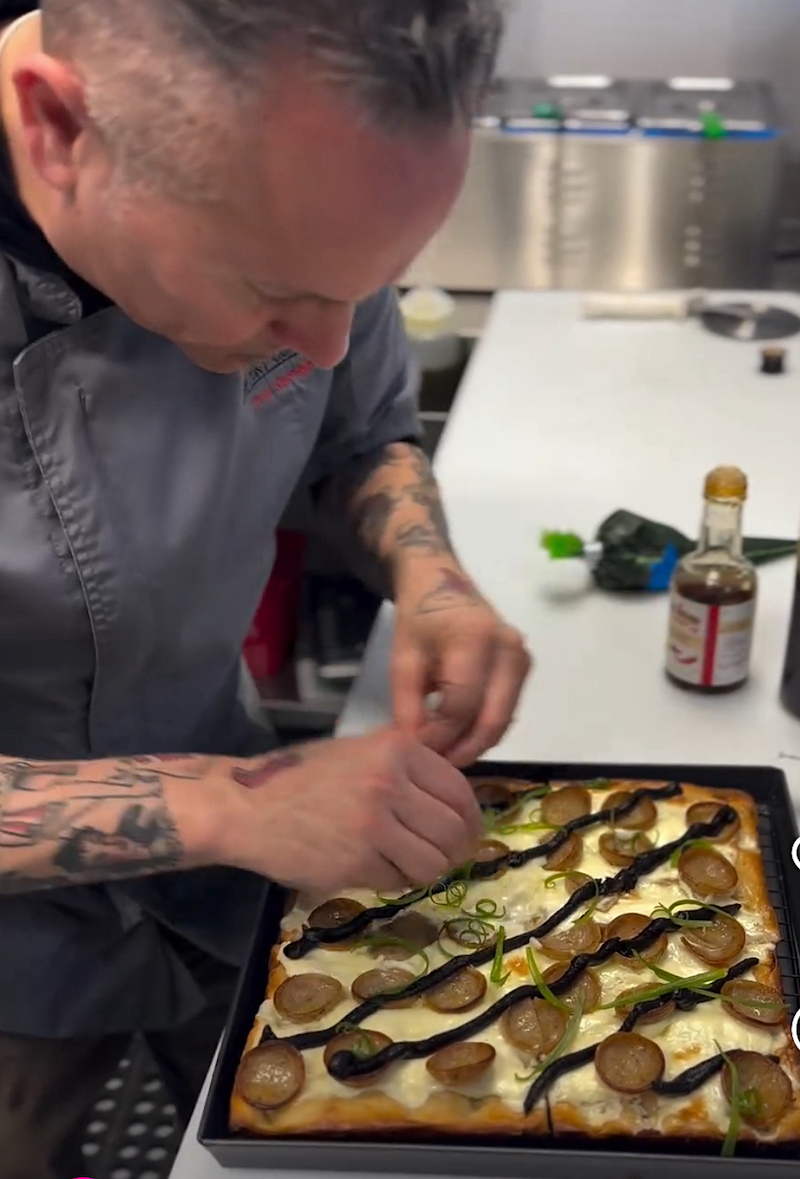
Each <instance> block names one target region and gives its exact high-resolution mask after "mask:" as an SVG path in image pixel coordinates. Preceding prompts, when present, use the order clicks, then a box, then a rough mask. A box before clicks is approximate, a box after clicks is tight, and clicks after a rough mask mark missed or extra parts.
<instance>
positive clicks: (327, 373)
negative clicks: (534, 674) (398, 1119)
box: [0, 0, 528, 1179]
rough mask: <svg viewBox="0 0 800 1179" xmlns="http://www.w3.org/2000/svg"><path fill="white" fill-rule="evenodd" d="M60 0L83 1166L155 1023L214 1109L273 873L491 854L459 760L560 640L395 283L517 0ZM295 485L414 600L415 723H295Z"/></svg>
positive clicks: (77, 1107) (72, 1002)
mask: <svg viewBox="0 0 800 1179" xmlns="http://www.w3.org/2000/svg"><path fill="white" fill-rule="evenodd" d="M32 7H33V6H32V5H29V4H25V3H22V4H15V5H13V6H8V7H7V8H6V12H5V13H4V14H3V15H4V16H5V17H6V18H7V17H11V16H14V17H16V16H18V15H19V14H23V19H22V20H21V21H18V22H17V23H14V24H12V25H10V26H9V27H8V28H7V30H6V35H5V38H4V41H3V43H2V47H0V103H1V110H2V121H3V127H4V132H5V140H6V144H7V156H8V158H7V160H6V161H5V164H4V167H3V174H4V180H3V190H2V201H1V202H0V250H2V254H0V304H1V310H0V413H1V414H2V430H0V490H1V491H2V494H0V750H1V751H2V753H3V755H4V756H3V758H2V759H0V893H2V894H3V895H2V897H0V945H2V953H0V1158H2V1160H3V1167H2V1173H3V1176H4V1179H22V1177H23V1176H24V1179H52V1177H53V1176H58V1177H59V1179H60V1177H61V1176H62V1175H69V1176H71V1175H73V1174H75V1173H76V1172H77V1171H78V1170H80V1169H82V1168H80V1165H79V1163H78V1162H77V1161H75V1160H74V1155H71V1154H70V1153H69V1151H70V1150H71V1148H72V1145H74V1144H72V1143H71V1137H72V1135H73V1134H74V1131H75V1127H76V1125H77V1124H78V1122H79V1119H80V1117H81V1115H82V1114H83V1112H84V1111H85V1109H86V1107H87V1104H88V1103H89V1102H90V1101H91V1099H92V1096H93V1094H94V1091H95V1089H96V1087H97V1084H98V1082H99V1081H100V1080H101V1079H102V1077H103V1076H104V1074H105V1073H106V1072H107V1071H108V1069H110V1068H111V1067H112V1066H113V1065H114V1063H115V1061H116V1059H118V1057H119V1055H120V1053H121V1051H122V1049H123V1047H124V1045H125V1043H126V1042H127V1039H128V1037H129V1036H130V1034H131V1033H132V1032H133V1031H135V1030H139V1031H143V1032H144V1033H145V1035H146V1036H147V1039H148V1042H149V1043H150V1045H151V1047H152V1049H153V1051H154V1052H155V1054H156V1056H157V1057H158V1059H159V1062H160V1064H161V1066H162V1068H163V1070H164V1072H165V1076H166V1077H167V1079H168V1081H169V1082H170V1084H171V1086H172V1088H173V1090H174V1092H175V1094H176V1098H177V1100H178V1103H179V1107H180V1110H181V1113H182V1114H183V1116H184V1117H185V1116H187V1115H188V1112H189V1110H190V1109H191V1104H192V1101H193V1100H194V1097H195V1095H196V1092H197V1089H198V1086H199V1084H200V1082H201V1080H202V1076H203V1073H204V1071H205V1068H206V1067H207V1064H208V1060H209V1056H210V1053H211V1052H212V1050H213V1046H214V1043H215V1041H216V1038H217V1036H218V1034H219V1030H220V1024H221V1020H222V1018H223V1016H224V1009H225V1003H226V1001H227V998H228V995H229V987H230V979H231V976H232V972H233V969H234V967H235V965H236V964H237V963H239V962H240V961H241V959H242V955H243V953H244V950H245V947H246V944H247V935H248V932H249V931H250V929H251V927H252V921H253V916H254V913H255V912H256V908H257V904H258V900H259V898H260V896H261V894H262V889H263V884H262V882H263V879H264V878H265V877H266V878H270V879H273V880H277V881H280V882H281V883H284V884H287V885H290V886H294V887H298V888H303V889H306V890H308V891H310V892H320V893H329V894H330V892H332V891H335V890H339V889H342V888H346V887H354V886H365V887H371V888H376V889H400V888H403V887H405V886H407V885H408V884H409V883H417V882H428V881H431V880H433V879H435V878H436V877H437V876H438V875H439V874H441V873H442V872H445V871H447V870H448V869H449V868H450V867H452V866H454V865H456V864H458V863H460V862H463V861H464V860H465V859H466V858H468V856H469V853H470V850H471V848H472V846H473V845H474V842H475V840H476V839H477V837H478V834H479V821H478V814H477V808H476V805H475V801H474V798H473V796H472V793H471V791H470V789H469V787H468V785H467V783H466V781H465V779H464V778H463V776H462V775H461V773H460V772H459V770H458V769H456V768H455V767H457V766H464V765H466V764H467V763H469V762H471V761H473V760H474V759H475V758H476V757H477V756H478V755H479V754H480V753H481V752H483V751H484V750H485V749H487V748H489V747H490V746H491V745H493V744H495V743H496V742H497V740H498V739H499V738H500V736H501V735H502V733H503V731H504V729H505V728H506V726H507V724H508V723H509V720H510V718H511V716H512V713H513V709H514V707H515V704H516V700H517V697H518V695H519V692H520V689H521V685H522V682H523V680H524V677H525V674H526V672H527V668H528V656H527V654H526V652H525V649H524V646H523V643H522V641H521V639H520V636H519V635H518V634H517V633H516V632H515V631H514V630H513V629H512V628H510V627H509V626H507V625H506V624H505V623H504V622H503V621H502V620H501V619H500V618H499V617H498V616H497V614H496V613H495V612H494V610H493V609H492V607H491V606H490V605H489V604H488V603H487V602H486V601H485V600H484V599H483V597H482V596H481V594H480V592H479V590H478V589H477V588H476V586H475V585H474V584H473V583H472V581H471V580H470V578H469V577H468V575H467V574H466V573H465V572H464V570H463V569H462V568H461V566H460V565H459V562H458V559H457V557H456V555H455V553H454V551H453V549H452V546H451V544H450V541H449V538H448V535H447V528H446V524H445V520H444V514H443V511H442V506H441V503H440V500H439V496H438V492H437V488H436V483H435V481H434V479H433V477H432V475H431V473H430V470H429V468H428V465H427V463H426V461H425V459H424V457H423V455H422V453H421V451H420V450H419V449H418V447H417V446H416V443H415V439H416V437H417V419H416V416H415V408H414V396H413V388H412V385H411V382H410V381H409V377H408V371H407V370H408V365H407V357H406V351H405V348H404V344H403V334H402V330H401V326H400V323H399V322H398V314H397V309H396V304H395V301H394V299H393V297H392V296H391V294H390V293H389V292H388V290H387V287H388V286H389V284H391V283H392V282H394V281H395V280H396V279H397V278H398V277H399V276H400V275H401V274H402V273H403V271H404V270H405V268H406V267H407V265H408V264H409V263H410V261H411V260H412V258H413V257H414V256H415V254H416V253H417V252H418V251H419V250H420V248H421V247H422V246H423V245H424V243H425V242H426V241H427V240H428V239H429V238H430V236H431V235H432V234H433V233H434V232H435V231H436V229H437V228H438V226H439V225H440V224H441V222H442V221H443V219H444V218H445V216H446V215H447V212H448V210H449V209H450V207H451V205H452V203H453V201H454V199H455V197H456V195H457V193H458V190H459V187H460V185H461V183H462V180H463V177H464V172H465V168H466V165H467V159H468V151H469V125H470V118H471V114H472V112H473V110H474V109H475V106H476V103H477V102H478V100H479V98H480V95H481V92H482V91H483V89H484V87H485V85H486V82H487V80H488V78H489V75H490V72H491V68H492V61H493V57H494V52H495V48H496V43H497V37H498V18H497V13H496V11H495V5H494V2H493V0H351V2H349V3H347V4H343V3H342V2H341V0H136V3H131V0H93V2H91V3H90V2H88V0H86V2H84V3H81V2H76V0H45V2H44V4H43V5H42V12H41V14H39V13H38V12H31V13H29V14H28V15H24V14H25V13H26V12H27V9H29V8H32ZM265 358H267V359H266V360H265ZM257 362H258V363H257ZM299 486H303V487H306V488H309V489H310V491H311V494H312V495H313V500H314V504H315V507H316V510H317V511H318V513H319V518H320V521H321V522H322V524H323V525H324V526H325V527H326V528H327V530H328V532H329V534H330V535H336V536H338V538H339V540H340V542H341V544H342V547H343V550H344V551H345V552H346V553H347V554H348V555H349V557H350V558H351V560H352V562H353V564H354V566H355V567H356V568H357V569H359V570H360V571H361V572H362V574H363V575H364V576H365V577H366V578H368V579H369V580H370V581H371V582H372V583H373V584H374V585H376V586H379V587H380V588H382V589H383V591H384V592H385V593H386V594H387V595H390V596H391V597H393V599H394V601H395V605H396V634H395V645H394V653H393V663H392V685H393V695H394V713H395V715H394V722H395V723H394V726H393V727H392V728H391V729H387V730H386V731H383V732H380V733H377V734H374V735H372V736H369V737H365V738H362V739H351V740H339V741H329V742H320V743H317V744H312V745H309V746H306V747H298V748H293V749H289V750H281V751H280V752H279V753H273V754H271V755H270V754H269V753H268V752H266V751H267V750H268V749H269V747H270V740H269V736H268V734H266V733H265V732H264V731H263V729H262V728H260V727H259V726H257V725H256V724H254V722H252V721H251V720H249V719H248V716H247V713H246V711H245V708H244V707H243V704H242V701H241V694H240V690H239V689H240V684H241V674H240V666H241V664H240V652H241V647H242V642H243V639H244V637H245V634H246V631H247V628H248V625H249V623H250V620H251V618H252V615H253V613H254V610H255V607H256V605H257V602H258V598H259V595H260V593H261V591H262V589H263V586H264V584H265V582H266V580H267V578H268V575H269V571H270V567H271V562H272V558H273V552H274V532H275V527H276V524H277V523H278V521H279V519H280V517H281V515H282V513H283V511H284V509H285V507H286V504H287V501H288V500H289V498H290V496H291V495H292V493H293V492H294V490H295V489H296V488H297V487H299ZM432 690H437V691H438V692H439V693H440V695H441V702H440V705H439V708H438V710H437V712H436V713H433V714H431V713H429V712H428V711H426V707H425V701H426V699H427V698H428V697H429V694H430V692H431V691H432Z"/></svg>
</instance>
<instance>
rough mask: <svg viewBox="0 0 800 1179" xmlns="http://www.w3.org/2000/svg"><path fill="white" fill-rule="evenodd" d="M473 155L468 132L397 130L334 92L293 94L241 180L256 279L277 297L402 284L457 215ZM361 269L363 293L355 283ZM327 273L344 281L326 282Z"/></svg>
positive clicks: (240, 207) (239, 205) (245, 245)
mask: <svg viewBox="0 0 800 1179" xmlns="http://www.w3.org/2000/svg"><path fill="white" fill-rule="evenodd" d="M467 157H468V135H467V133H466V132H465V131H463V130H461V131H459V130H456V129H453V130H451V131H450V132H447V133H444V132H442V133H437V134H436V135H435V136H432V135H430V134H426V135H416V136H408V135H403V136H390V135H387V134H386V133H384V132H379V131H377V130H375V129H374V128H371V127H369V126H367V125H366V124H365V123H364V121H363V119H362V118H361V117H360V116H359V114H358V113H357V112H356V111H354V109H353V108H352V107H351V106H350V105H349V103H347V102H345V100H344V99H343V98H340V97H339V96H337V95H336V94H335V92H334V93H333V94H332V93H331V90H330V88H329V87H323V86H319V85H317V86H316V87H314V86H312V87H310V89H309V91H307V92H305V91H303V90H302V88H300V89H298V90H297V96H296V102H294V103H290V102H289V101H288V97H287V95H286V94H284V95H283V98H282V100H281V101H280V102H279V103H277V104H276V106H275V107H274V109H272V110H271V112H270V114H269V116H268V117H267V118H265V119H264V120H263V121H262V125H261V131H260V133H259V134H257V135H256V136H255V137H254V138H253V139H252V140H251V150H250V152H249V153H248V157H247V159H246V160H245V159H242V160H240V162H239V166H238V168H237V170H236V173H237V174H236V176H235V178H233V177H232V181H234V179H235V182H234V183H232V190H233V192H232V200H231V207H230V214H231V217H232V218H233V217H235V223H236V226H237V227H238V230H239V233H238V239H239V240H238V246H239V249H240V250H241V251H242V255H243V260H244V256H245V255H246V259H247V262H248V267H249V270H250V277H251V278H252V280H253V281H255V282H257V283H258V284H259V285H264V286H268V287H270V288H271V292H270V293H274V294H275V295H276V296H277V297H280V296H283V297H301V296H303V295H314V296H317V297H321V298H324V299H329V300H331V301H333V302H336V301H351V300H352V299H353V298H354V297H357V296H363V295H366V294H369V293H370V291H371V290H373V289H375V288H376V287H377V286H382V285H385V284H386V283H387V282H391V281H394V279H395V278H397V277H399V275H400V274H402V273H403V272H404V270H405V269H406V267H407V266H408V265H409V264H410V262H411V261H412V260H413V258H414V256H415V255H416V253H417V252H418V251H419V249H420V248H421V247H422V245H424V243H425V242H426V241H427V239H428V238H429V237H430V236H431V235H432V234H433V233H434V232H435V230H436V229H437V228H438V227H439V225H440V224H441V221H442V220H443V219H444V217H445V216H446V214H447V212H448V211H449V208H450V206H451V205H452V203H453V201H454V199H455V197H456V195H457V193H458V191H459V189H460V186H461V183H462V181H463V176H464V172H465V168H466V162H467ZM260 247H262V248H260ZM262 253H263V257H262V256H261V255H262ZM354 255H355V256H354ZM354 262H358V264H359V265H358V267H354V265H353V263H354ZM260 263H263V267H264V268H263V270H260V269H259V264H260ZM276 267H277V271H276ZM361 267H363V268H364V283H363V286H364V288H365V289H357V288H358V286H359V284H358V282H356V286H355V287H353V284H352V282H348V281H347V276H348V275H349V274H351V273H352V272H353V270H354V269H360V268H361ZM329 269H330V270H334V271H337V272H338V274H339V275H340V277H341V283H338V282H337V283H335V284H331V283H330V282H327V283H325V284H321V283H320V274H321V273H324V272H325V271H326V270H329ZM373 280H374V281H373Z"/></svg>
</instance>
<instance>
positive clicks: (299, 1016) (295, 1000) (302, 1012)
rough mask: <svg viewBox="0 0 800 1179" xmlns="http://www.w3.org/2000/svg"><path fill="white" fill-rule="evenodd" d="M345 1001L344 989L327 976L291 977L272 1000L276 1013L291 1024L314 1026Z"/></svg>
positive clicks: (297, 975) (295, 975)
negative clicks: (313, 1024)
mask: <svg viewBox="0 0 800 1179" xmlns="http://www.w3.org/2000/svg"><path fill="white" fill-rule="evenodd" d="M343 998H344V987H343V986H342V984H341V983H340V982H339V980H338V979H335V978H332V977H331V976H330V975H329V974H292V975H290V976H289V978H287V979H284V981H283V982H282V983H281V985H280V986H279V987H278V989H277V991H276V992H275V995H274V997H273V1003H274V1004H275V1010H276V1011H277V1012H278V1014H279V1015H282V1016H283V1018H284V1019H289V1020H291V1021H292V1023H313V1022H314V1021H315V1020H317V1019H322V1017H323V1015H327V1014H328V1012H329V1011H333V1009H334V1007H335V1006H336V1004H337V1003H339V1002H340V1001H341V1000H342V999H343Z"/></svg>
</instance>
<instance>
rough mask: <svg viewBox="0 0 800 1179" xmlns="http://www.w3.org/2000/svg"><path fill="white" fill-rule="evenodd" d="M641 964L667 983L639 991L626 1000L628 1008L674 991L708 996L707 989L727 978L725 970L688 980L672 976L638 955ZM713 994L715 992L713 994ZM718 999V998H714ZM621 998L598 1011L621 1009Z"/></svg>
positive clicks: (694, 976) (605, 1004)
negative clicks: (692, 992)
mask: <svg viewBox="0 0 800 1179" xmlns="http://www.w3.org/2000/svg"><path fill="white" fill-rule="evenodd" d="M636 957H637V958H639V961H640V962H643V963H644V965H645V966H646V967H647V968H648V970H652V971H653V973H654V974H656V975H657V977H658V978H663V979H665V980H666V981H665V982H664V983H662V985H661V986H658V987H649V988H647V989H646V990H642V991H639V992H638V993H637V994H636V995H631V997H630V1001H628V1000H626V1004H625V1005H626V1006H634V1005H635V1004H636V1003H649V1001H650V1000H651V999H660V998H662V996H664V995H671V994H672V993H673V992H674V991H677V990H681V991H694V992H695V993H696V994H702V995H708V994H709V992H708V990H707V989H706V988H707V987H709V986H711V985H712V984H713V983H715V982H719V980H720V979H721V978H724V977H725V974H726V973H727V972H726V971H724V970H708V971H706V972H705V973H704V974H695V975H691V976H690V977H688V978H681V977H680V976H679V975H677V974H670V972H669V971H668V970H661V971H659V970H658V969H657V968H656V967H654V966H651V965H650V963H649V962H645V961H644V958H642V957H640V955H639V954H637V955H636ZM712 993H713V992H712ZM714 997H716V996H714ZM619 1001H620V996H619V995H617V997H616V999H614V1000H613V1001H612V1002H611V1003H604V1004H603V1005H602V1007H598V1008H597V1010H598V1011H611V1010H612V1009H613V1008H615V1007H619V1005H620V1003H619Z"/></svg>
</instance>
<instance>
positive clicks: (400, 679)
mask: <svg viewBox="0 0 800 1179" xmlns="http://www.w3.org/2000/svg"><path fill="white" fill-rule="evenodd" d="M427 670H428V663H427V660H426V659H425V656H424V654H423V653H422V651H420V650H419V649H418V648H417V647H415V646H414V645H413V644H410V643H404V644H401V645H400V646H399V647H398V648H397V649H396V650H395V651H394V653H393V654H392V663H391V681H392V710H393V714H394V721H395V724H396V725H397V727H398V728H399V729H401V730H402V731H403V732H404V733H407V734H408V735H409V736H414V737H415V736H417V735H418V734H419V732H420V730H421V728H422V726H423V724H424V722H425V716H426V712H425V694H426V690H427Z"/></svg>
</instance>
